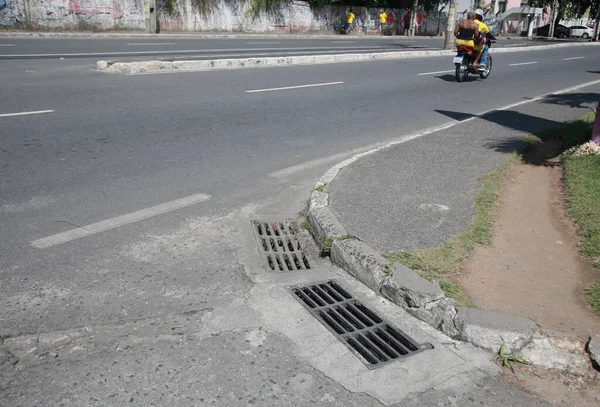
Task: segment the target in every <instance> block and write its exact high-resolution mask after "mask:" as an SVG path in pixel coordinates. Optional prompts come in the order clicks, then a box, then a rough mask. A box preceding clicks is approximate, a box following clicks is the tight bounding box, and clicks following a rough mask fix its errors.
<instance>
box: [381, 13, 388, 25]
mask: <svg viewBox="0 0 600 407" xmlns="http://www.w3.org/2000/svg"><path fill="white" fill-rule="evenodd" d="M386 21H387V14H385V13H381V14H379V22H380V23H381V24H385V23H386Z"/></svg>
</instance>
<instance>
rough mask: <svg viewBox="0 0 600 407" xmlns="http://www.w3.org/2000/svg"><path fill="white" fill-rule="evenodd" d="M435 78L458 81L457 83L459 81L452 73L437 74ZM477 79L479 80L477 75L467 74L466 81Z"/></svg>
mask: <svg viewBox="0 0 600 407" xmlns="http://www.w3.org/2000/svg"><path fill="white" fill-rule="evenodd" d="M435 78H438V79H441V80H443V81H445V82H456V83H458V82H457V81H456V76H454V75H450V74H448V75H439V76H435ZM476 80H477V77H475V76H467V79H466V80H465V82H473V81H476Z"/></svg>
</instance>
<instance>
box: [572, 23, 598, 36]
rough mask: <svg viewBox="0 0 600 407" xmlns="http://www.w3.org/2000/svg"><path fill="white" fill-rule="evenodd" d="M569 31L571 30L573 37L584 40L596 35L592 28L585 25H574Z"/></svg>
mask: <svg viewBox="0 0 600 407" xmlns="http://www.w3.org/2000/svg"><path fill="white" fill-rule="evenodd" d="M569 29H570V30H571V37H581V38H583V39H584V40H587V39H588V38H590V37H591V36H592V35H593V33H594V31H593V30H592V29H591V28H590V27H586V26H585V25H572V26H571V27H569Z"/></svg>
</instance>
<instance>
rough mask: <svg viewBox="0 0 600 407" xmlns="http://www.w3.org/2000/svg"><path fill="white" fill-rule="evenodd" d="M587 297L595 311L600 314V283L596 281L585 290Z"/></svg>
mask: <svg viewBox="0 0 600 407" xmlns="http://www.w3.org/2000/svg"><path fill="white" fill-rule="evenodd" d="M585 297H586V298H587V300H588V302H589V303H590V305H591V306H592V309H593V310H594V312H595V313H596V314H598V315H600V283H596V284H594V285H592V286H590V287H588V288H587V289H586V290H585Z"/></svg>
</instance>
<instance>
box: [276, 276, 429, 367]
mask: <svg viewBox="0 0 600 407" xmlns="http://www.w3.org/2000/svg"><path fill="white" fill-rule="evenodd" d="M288 291H289V292H290V293H291V294H292V295H293V296H294V297H295V298H296V299H297V300H298V301H299V302H300V303H301V304H302V305H303V306H304V307H305V308H306V309H307V310H308V312H309V313H310V314H311V315H313V316H314V317H315V318H317V319H318V320H319V322H321V323H322V324H323V325H324V326H325V327H327V328H328V329H329V330H330V332H332V333H333V334H334V335H335V336H336V337H338V339H340V340H341V341H342V343H344V344H345V345H346V346H347V347H348V348H349V349H350V350H351V351H353V352H354V354H355V355H357V356H358V357H359V358H360V359H361V360H362V361H363V363H364V364H365V365H367V367H369V368H371V369H374V368H377V367H380V366H383V365H385V364H387V363H390V362H393V361H394V360H399V359H402V358H405V357H409V356H412V355H414V354H416V353H419V352H421V351H423V350H426V349H431V348H432V346H431V345H430V344H427V343H425V344H418V343H417V342H415V340H413V339H412V338H411V337H409V336H408V335H407V334H405V333H404V332H402V330H400V329H398V328H396V327H394V326H393V325H392V324H390V323H389V322H387V321H386V320H385V319H383V318H381V317H380V316H379V315H377V313H376V312H374V311H373V310H371V309H369V308H368V307H367V306H365V305H364V304H362V303H361V302H359V301H358V300H356V299H355V298H354V297H353V296H352V295H351V294H350V293H349V292H348V291H347V290H346V289H344V288H342V287H341V286H340V285H339V284H338V283H337V282H336V281H335V280H331V281H326V282H319V283H312V284H307V285H302V286H296V287H288Z"/></svg>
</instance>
